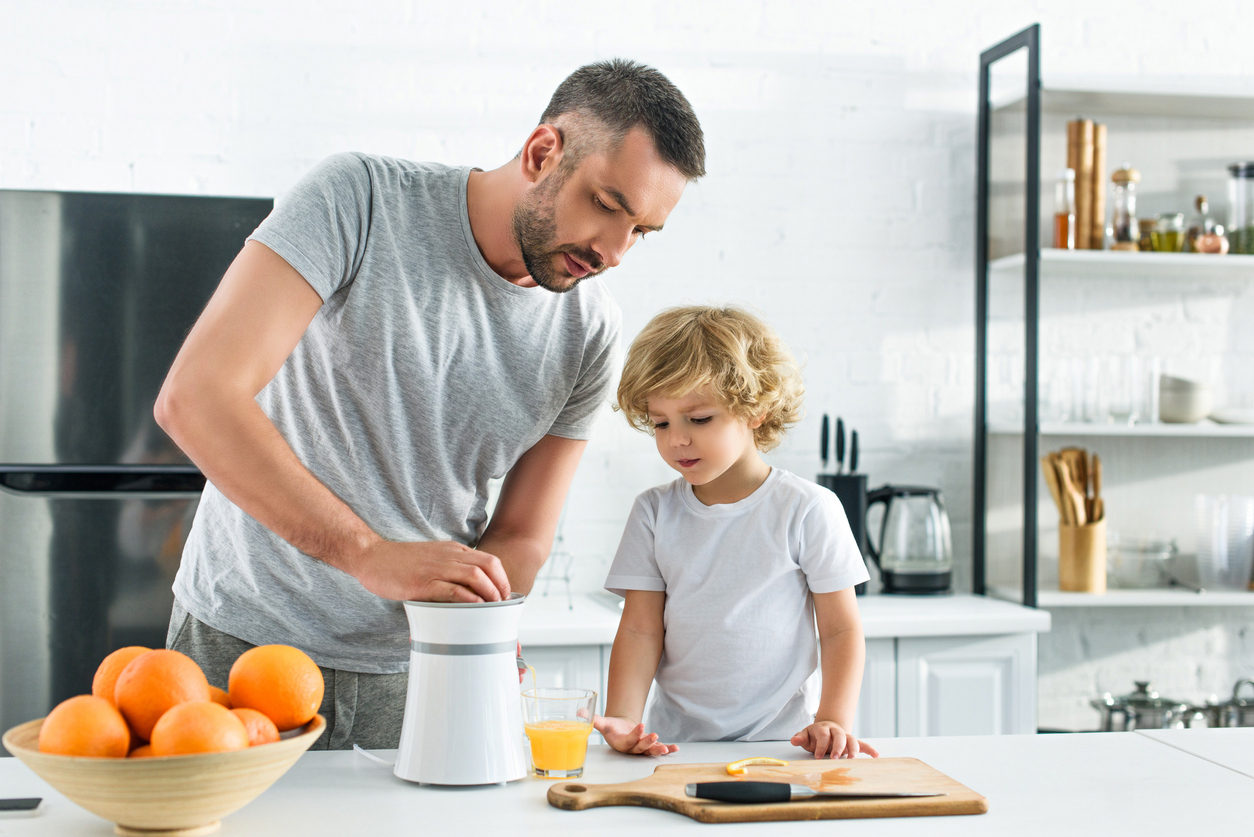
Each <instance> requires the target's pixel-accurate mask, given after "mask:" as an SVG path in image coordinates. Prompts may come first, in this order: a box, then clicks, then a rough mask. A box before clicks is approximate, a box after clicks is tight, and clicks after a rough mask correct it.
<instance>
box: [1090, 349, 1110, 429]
mask: <svg viewBox="0 0 1254 837" xmlns="http://www.w3.org/2000/svg"><path fill="white" fill-rule="evenodd" d="M1109 411H1110V405H1109V400H1108V398H1107V392H1106V388H1105V386H1103V381H1102V359H1101V358H1100V357H1098V356H1096V355H1094V356H1093V357H1090V358H1089V359H1088V360H1087V361H1086V362H1085V366H1084V420H1085V421H1087V422H1089V423H1092V424H1104V423H1105V422H1106V415H1107V413H1108V412H1109Z"/></svg>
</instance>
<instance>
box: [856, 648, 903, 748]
mask: <svg viewBox="0 0 1254 837" xmlns="http://www.w3.org/2000/svg"><path fill="white" fill-rule="evenodd" d="M896 646H897V641H896V640H895V639H893V638H891V637H884V638H878V639H868V640H867V641H866V666H865V668H864V669H863V671H862V691H861V692H859V694H858V712H857V714H856V715H854V719H853V730H854V732H853V734H854V735H855V736H857V737H858V738H892V737H893V736H895V735H896V734H897V647H896Z"/></svg>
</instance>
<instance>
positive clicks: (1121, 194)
mask: <svg viewBox="0 0 1254 837" xmlns="http://www.w3.org/2000/svg"><path fill="white" fill-rule="evenodd" d="M1110 179H1111V180H1112V181H1113V182H1114V184H1115V193H1114V217H1113V219H1112V221H1111V245H1110V249H1112V250H1136V249H1137V242H1138V241H1139V240H1140V238H1141V231H1140V228H1139V226H1138V225H1137V220H1136V184H1138V183H1140V182H1141V173H1140V172H1139V171H1137V170H1136V169H1134V168H1132V167H1131V166H1130V165H1128V164H1127V163H1124V164H1123V168H1121V169H1119V170H1118V171H1116V172H1115V173H1114V174H1113V175H1111V177H1110ZM1251 185H1254V184H1251Z"/></svg>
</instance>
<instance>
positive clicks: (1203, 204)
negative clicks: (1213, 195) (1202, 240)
mask: <svg viewBox="0 0 1254 837" xmlns="http://www.w3.org/2000/svg"><path fill="white" fill-rule="evenodd" d="M1193 206H1194V207H1195V208H1196V209H1197V214H1196V215H1194V216H1193V217H1192V218H1191V219H1189V226H1188V227H1187V228H1186V229H1185V231H1184V252H1186V253H1196V252H1197V237H1198V236H1199V235H1210V234H1211V233H1213V232H1215V219H1214V217H1213V216H1212V215H1211V214H1210V203H1209V202H1208V201H1207V200H1206V196H1205V195H1198V196H1197V197H1196V198H1194V200H1193Z"/></svg>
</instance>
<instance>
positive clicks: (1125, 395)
mask: <svg viewBox="0 0 1254 837" xmlns="http://www.w3.org/2000/svg"><path fill="white" fill-rule="evenodd" d="M1141 384H1142V381H1141V359H1140V358H1138V357H1137V356H1136V355H1111V356H1110V357H1108V358H1107V359H1106V381H1105V386H1106V389H1107V391H1108V392H1109V393H1110V405H1109V410H1108V412H1107V416H1108V420H1109V421H1111V422H1112V423H1114V424H1135V423H1136V421H1137V419H1138V418H1139V417H1140V413H1141Z"/></svg>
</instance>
